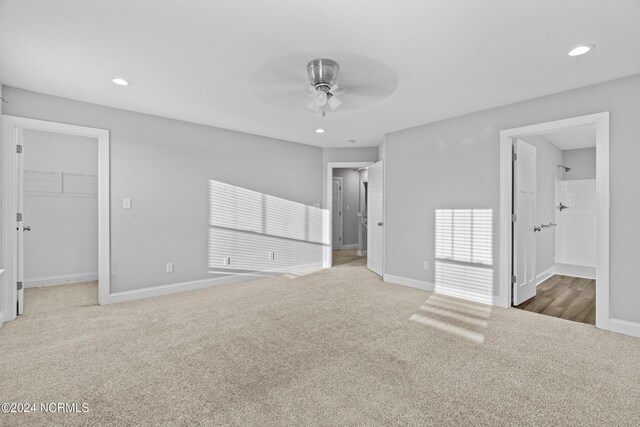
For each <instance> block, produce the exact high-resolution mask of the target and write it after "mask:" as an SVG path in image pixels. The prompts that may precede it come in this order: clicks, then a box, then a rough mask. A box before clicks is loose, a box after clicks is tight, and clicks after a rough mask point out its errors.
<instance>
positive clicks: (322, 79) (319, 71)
mask: <svg viewBox="0 0 640 427" xmlns="http://www.w3.org/2000/svg"><path fill="white" fill-rule="evenodd" d="M338 69H339V66H338V63H337V62H335V61H332V60H331V59H314V60H313V61H310V62H309V63H308V64H307V73H308V74H309V81H310V82H311V85H312V86H313V87H314V88H315V89H316V90H319V91H322V92H325V93H328V92H329V91H330V90H331V87H332V86H333V85H334V84H335V83H336V80H337V79H338Z"/></svg>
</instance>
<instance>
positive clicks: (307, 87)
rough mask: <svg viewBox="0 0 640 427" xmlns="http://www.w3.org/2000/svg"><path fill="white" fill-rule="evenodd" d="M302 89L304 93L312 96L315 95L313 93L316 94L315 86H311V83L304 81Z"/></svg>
mask: <svg viewBox="0 0 640 427" xmlns="http://www.w3.org/2000/svg"><path fill="white" fill-rule="evenodd" d="M302 91H303V92H304V93H305V94H306V95H311V96H313V95H315V94H316V88H315V87H313V86H311V84H310V83H305V84H304V85H303V86H302Z"/></svg>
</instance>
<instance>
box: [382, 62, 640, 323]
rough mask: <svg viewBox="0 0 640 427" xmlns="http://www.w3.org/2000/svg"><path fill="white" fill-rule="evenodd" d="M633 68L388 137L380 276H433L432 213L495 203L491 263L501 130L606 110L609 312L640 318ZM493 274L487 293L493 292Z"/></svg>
mask: <svg viewBox="0 0 640 427" xmlns="http://www.w3.org/2000/svg"><path fill="white" fill-rule="evenodd" d="M639 94H640V75H635V76H631V77H627V78H623V79H618V80H614V81H611V82H607V83H603V84H598V85H594V86H589V87H584V88H580V89H576V90H572V91H568V92H563V93H559V94H555V95H550V96H546V97H542V98H537V99H533V100H529V101H525V102H520V103H517V104H513V105H508V106H504V107H500V108H495V109H491V110H486V111H481V112H478V113H474V114H469V115H466V116H462V117H457V118H454V119H449V120H445V121H441V122H437V123H432V124H428V125H423V126H419V127H415V128H411V129H406V130H403V131H399V132H394V133H390V134H388V135H387V136H386V144H385V145H386V147H385V163H386V164H385V172H386V177H385V185H386V190H385V197H386V200H385V205H386V207H385V212H386V218H385V223H386V224H385V225H386V227H385V229H386V234H385V238H386V249H385V274H394V275H398V276H403V277H407V278H412V279H418V280H424V281H429V282H433V281H434V275H433V269H431V270H428V271H424V270H423V269H422V261H423V260H429V261H433V260H434V211H435V209H438V208H488V209H493V215H494V217H493V259H494V263H493V269H494V278H495V277H496V275H495V272H496V271H497V269H498V267H499V266H498V231H499V230H498V227H499V218H498V209H499V203H500V195H499V187H500V174H499V158H500V154H499V132H500V130H503V129H510V128H515V127H519V126H525V125H530V124H534V123H542V122H548V121H552V120H559V119H564V118H569V117H575V116H581V115H586V114H592V113H598V112H602V111H610V114H611V116H610V120H611V121H610V150H611V151H610V161H611V165H612V167H611V177H610V197H611V211H610V213H611V217H610V224H611V225H610V304H611V308H610V315H611V317H613V318H618V319H623V320H628V321H632V322H640V310H638V307H639V306H640V284H638V280H637V278H638V277H640V263H636V262H630V258H629V257H630V256H631V254H638V253H640V222H638V221H636V220H635V217H634V215H633V212H636V211H637V209H638V208H640V192H639V191H638V190H637V189H638V187H640V174H639V173H638V169H637V161H638V159H639V158H640V120H639V118H640V103H639V102H638V95H639ZM497 283H498V281H497V280H494V295H498V292H499V289H498V286H497Z"/></svg>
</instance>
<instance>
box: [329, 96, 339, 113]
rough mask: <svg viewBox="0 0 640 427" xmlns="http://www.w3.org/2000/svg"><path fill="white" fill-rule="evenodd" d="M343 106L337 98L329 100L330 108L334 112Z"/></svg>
mask: <svg viewBox="0 0 640 427" xmlns="http://www.w3.org/2000/svg"><path fill="white" fill-rule="evenodd" d="M341 104H342V101H340V99H339V98H338V97H337V96H335V95H333V96H332V97H331V98H329V107H331V110H332V111H333V110H335V109H336V108H338V107H339V106H340V105H341Z"/></svg>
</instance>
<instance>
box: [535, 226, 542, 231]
mask: <svg viewBox="0 0 640 427" xmlns="http://www.w3.org/2000/svg"><path fill="white" fill-rule="evenodd" d="M540 230H542V228H540V227H537V226H536V227H533V231H534V232H535V231H540Z"/></svg>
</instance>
